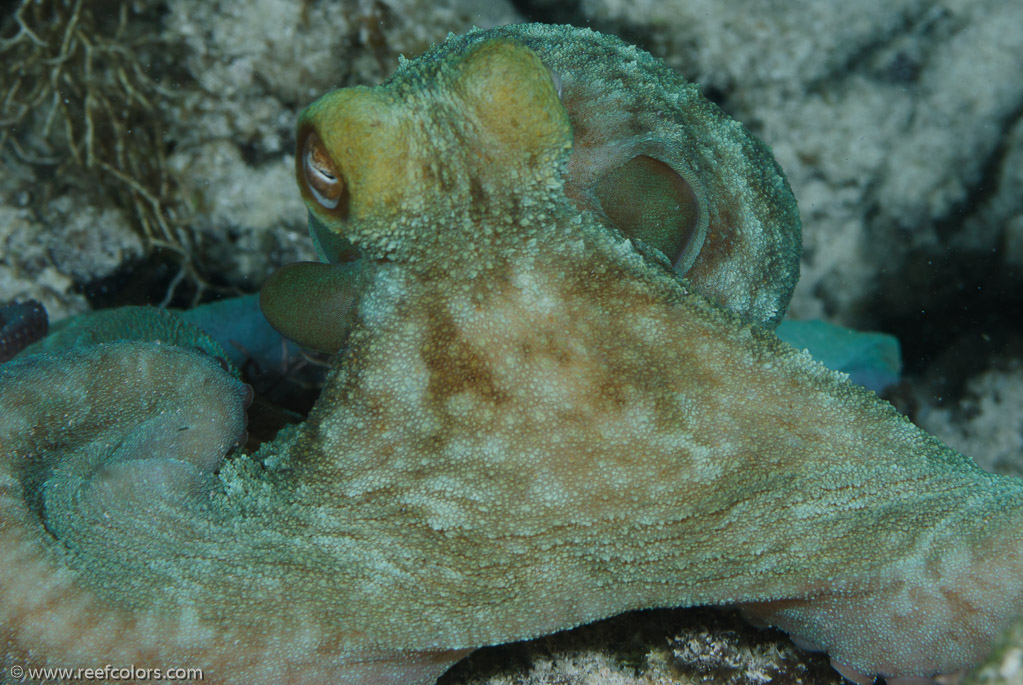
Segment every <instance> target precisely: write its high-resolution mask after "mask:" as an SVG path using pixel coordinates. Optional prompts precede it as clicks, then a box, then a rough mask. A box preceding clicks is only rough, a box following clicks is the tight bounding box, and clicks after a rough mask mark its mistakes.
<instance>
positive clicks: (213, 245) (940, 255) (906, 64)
mask: <svg viewBox="0 0 1023 685" xmlns="http://www.w3.org/2000/svg"><path fill="white" fill-rule="evenodd" d="M516 21H550V22H565V23H572V24H575V25H578V26H587V27H590V28H593V29H594V30H598V31H601V32H606V33H612V34H615V35H618V36H620V37H622V38H623V39H625V40H627V41H630V42H634V43H636V44H638V45H640V46H641V47H643V48H645V49H647V50H649V51H651V52H652V53H653V54H654V55H656V56H658V57H661V58H662V59H664V60H665V61H666V62H667V63H668V64H669V65H670V66H672V67H674V68H676V69H677V70H679V71H680V72H681V73H682V74H683V75H685V76H686V78H688V79H690V80H692V81H695V82H697V83H699V84H700V85H701V88H702V91H703V92H704V94H705V95H707V96H708V97H709V98H710V99H711V100H713V101H714V102H716V103H717V104H718V105H720V106H721V107H722V108H723V109H724V110H725V111H726V112H728V113H729V114H730V115H731V116H733V117H735V118H736V119H738V120H740V121H741V122H743V123H744V124H745V125H746V126H747V127H749V128H750V129H751V130H752V131H753V132H754V133H755V134H756V135H758V136H759V137H761V138H762V139H764V140H765V141H766V142H767V143H768V144H769V145H771V146H772V148H773V150H774V153H775V155H776V157H777V158H778V161H779V163H780V164H781V166H782V168H783V169H784V170H785V173H786V175H787V176H788V179H789V182H790V183H791V185H792V188H793V191H794V192H795V195H796V197H797V199H798V201H799V205H800V212H801V216H802V220H803V241H804V252H803V260H802V277H801V279H800V282H799V284H798V286H797V288H796V291H795V295H794V298H793V301H792V305H791V308H790V312H789V317H790V318H793V319H797V320H817V319H819V320H823V321H827V322H829V323H833V324H839V325H842V326H846V327H851V328H855V329H860V330H872V331H881V332H884V333H888V334H890V335H893V336H895V337H896V338H897V339H898V341H899V343H900V345H901V349H902V362H903V375H902V380H901V382H899V383H898V384H897V385H895V386H893V387H890V388H889V389H888V390H887V393H888V394H887V398H888V399H889V400H890V401H892V402H893V403H894V404H896V406H897V407H898V408H899V409H900V410H901V411H903V412H905V413H907V414H908V415H909V416H910V417H911V418H912V419H913V420H914V421H915V422H916V423H918V424H919V425H921V426H922V427H923V428H924V429H926V430H927V431H929V432H931V433H933V434H935V435H937V436H939V437H940V438H941V439H942V440H944V441H946V442H948V443H949V444H950V445H952V446H953V447H955V448H957V449H959V450H961V451H962V452H964V453H966V454H968V455H970V456H972V457H974V458H975V459H976V460H977V461H978V463H979V464H980V465H981V466H982V467H983V468H985V469H988V470H992V471H996V472H999V473H1009V474H1023V364H1021V362H1020V360H1021V358H1023V335H1021V334H1023V323H1021V317H1020V313H1021V311H1023V307H1021V300H1023V295H1021V293H1023V288H1021V285H1023V124H1021V121H1023V116H1021V115H1023V79H1021V78H1020V74H1023V3H1020V2H1018V0H979V1H966V0H958V1H957V0H943V1H941V2H922V1H916V0H886V1H884V2H881V1H876V0H864V1H863V2H857V3H844V2H839V1H838V0H819V1H810V0H803V1H800V2H784V3H783V2H756V1H754V0H724V1H721V0H717V1H711V0H667V1H664V0H637V1H631V2H630V1H626V0H581V1H578V2H555V1H547V2H544V1H542V0H536V1H534V2H524V1H523V2H517V3H511V2H504V1H503V0H502V1H497V0H462V1H460V2H436V3H432V2H415V1H412V2H400V1H397V0H391V1H386V2H385V1H383V0H345V1H315V0H256V1H254V2H245V1H242V0H212V1H207V2H199V1H196V0H164V1H159V2H157V1H139V2H127V1H124V2H121V1H116V0H103V1H101V0H78V1H72V0H53V1H45V0H44V1H41V2H32V1H28V0H25V1H24V2H19V1H15V2H10V1H8V2H0V27H2V32H0V65H2V66H0V72H2V73H0V121H2V122H3V127H2V128H0V160H2V167H0V304H2V303H5V302H11V301H21V300H27V299H34V300H37V301H39V302H41V303H43V305H44V306H45V307H46V310H47V312H48V313H49V316H50V320H51V322H52V321H57V320H60V319H61V318H64V317H66V316H68V315H71V314H76V313H81V312H84V311H88V310H90V309H95V308H104V307H110V306H116V305H123V304H146V303H148V304H165V305H173V306H177V307H186V308H187V307H190V306H192V305H194V304H196V303H198V302H201V301H207V300H209V299H215V298H218V297H224V296H228V295H235V294H241V293H246V292H255V291H256V290H257V289H258V288H259V286H260V284H261V283H262V281H263V280H264V279H265V278H266V277H267V276H268V275H269V274H270V273H271V272H272V271H273V270H274V269H276V268H277V267H279V266H281V265H283V264H285V263H288V262H292V261H296V260H299V259H314V258H315V255H314V252H313V248H312V245H311V243H310V241H309V239H308V234H307V231H306V211H305V208H304V206H303V205H302V202H301V199H300V196H299V194H298V192H297V191H296V189H295V183H294V178H293V176H294V172H293V169H294V151H293V148H294V144H295V141H294V123H295V119H296V115H297V113H298V111H299V110H300V109H301V108H302V107H304V106H305V105H306V104H308V102H310V101H311V100H313V99H314V98H315V97H317V96H318V95H320V94H322V93H323V92H325V91H328V90H330V89H332V88H336V87H341V86H350V85H356V84H366V85H372V84H375V83H378V82H380V81H381V80H383V79H385V78H386V77H387V76H388V75H389V74H390V73H391V72H392V71H393V69H394V68H395V66H396V64H397V59H398V56H399V55H401V54H404V55H405V56H407V57H412V56H415V55H418V54H420V53H421V52H423V51H424V50H425V49H426V48H427V47H428V46H429V45H431V44H432V43H434V42H438V41H440V40H442V39H443V38H444V36H445V35H446V34H447V33H448V32H454V33H460V32H464V31H466V30H468V29H469V28H470V27H472V26H478V27H481V28H489V27H492V26H496V25H499V24H503V23H509V22H516ZM1012 654H1013V652H1012V650H1011V649H1009V648H1008V647H1006V648H1005V649H1004V650H1002V651H1000V652H999V653H998V654H996V655H995V660H994V661H993V662H992V663H993V664H999V665H998V666H997V667H996V666H992V667H990V668H989V670H988V671H986V672H984V673H982V674H981V675H980V676H976V677H977V678H978V679H980V680H982V681H983V682H1021V680H1023V676H1021V675H1020V665H1019V664H1018V663H1017V664H1015V668H1016V670H1015V671H1013V670H1012V669H1011V668H1010V667H1011V666H1012V664H1011V663H1009V665H1008V666H1007V665H1006V663H1003V662H999V661H998V659H999V658H1001V657H1002V656H1003V655H1004V656H1005V659H1008V660H1009V661H1010V662H1011V659H1012V658H1013V657H1012ZM1016 660H1017V661H1019V659H1018V657H1016ZM769 680H770V681H773V682H804V683H823V682H837V676H836V675H835V674H834V673H833V672H832V671H831V670H830V668H829V667H828V666H827V659H826V657H824V656H822V655H816V656H814V655H806V654H804V653H801V652H798V650H796V649H794V648H793V647H792V645H791V643H790V642H789V641H788V639H787V638H786V637H784V636H783V635H782V634H780V633H774V632H767V633H765V632H760V631H757V630H756V629H753V628H751V627H749V626H747V625H746V624H744V623H742V622H741V621H740V620H738V619H736V618H735V617H732V616H731V615H729V614H727V613H721V612H711V611H705V610H699V609H697V610H688V611H663V612H661V611H658V612H642V613H640V614H633V615H630V616H626V617H622V618H618V619H613V620H612V621H606V622H603V623H602V624H598V625H595V626H590V627H586V628H583V629H579V630H577V631H573V632H572V633H570V634H562V635H558V636H553V637H549V638H543V639H541V640H537V641H534V642H533V643H530V644H528V645H511V646H504V647H499V648H491V649H488V650H481V652H479V653H477V654H476V655H474V656H473V657H470V659H469V660H468V661H467V662H465V663H463V664H459V665H458V666H456V667H455V669H454V670H453V672H452V673H449V674H448V675H447V676H445V678H444V679H442V681H441V682H442V683H446V684H447V685H453V684H454V683H490V684H492V685H496V684H497V683H513V682H515V683H520V682H521V683H591V682H592V683H654V682H664V683H674V682H715V683H747V682H748V683H759V682H768V681H769Z"/></svg>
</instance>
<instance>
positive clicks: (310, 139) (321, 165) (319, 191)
mask: <svg viewBox="0 0 1023 685" xmlns="http://www.w3.org/2000/svg"><path fill="white" fill-rule="evenodd" d="M302 175H303V177H304V178H305V182H306V185H307V186H308V188H309V192H310V193H312V195H313V197H314V198H316V201H317V202H319V203H320V205H321V206H322V207H323V208H324V209H337V208H338V205H340V204H341V201H342V200H345V199H347V188H346V187H345V182H344V179H343V178H342V177H341V172H340V171H339V170H338V168H337V167H336V166H335V165H334V161H333V160H332V159H331V158H330V155H329V154H328V153H327V147H326V146H325V145H324V144H323V141H322V140H320V137H319V136H318V135H316V133H310V134H309V135H308V136H306V139H305V144H304V145H303V146H302Z"/></svg>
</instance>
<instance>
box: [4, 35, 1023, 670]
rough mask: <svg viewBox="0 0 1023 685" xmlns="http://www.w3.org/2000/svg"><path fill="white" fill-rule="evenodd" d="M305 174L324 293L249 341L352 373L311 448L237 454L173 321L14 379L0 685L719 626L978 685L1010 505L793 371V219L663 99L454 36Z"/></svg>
mask: <svg viewBox="0 0 1023 685" xmlns="http://www.w3.org/2000/svg"><path fill="white" fill-rule="evenodd" d="M297 148H298V155H297V157H296V171H297V177H298V181H299V187H300V189H301V194H302V198H303V200H304V201H305V204H306V206H307V208H308V210H309V226H310V231H311V233H312V236H313V239H314V242H315V244H316V249H317V252H318V253H319V255H320V256H321V257H322V258H323V259H324V261H325V262H326V263H305V264H297V265H294V266H291V267H288V268H286V269H283V270H281V271H280V272H278V274H276V275H275V276H274V277H273V278H272V279H270V281H268V282H267V284H266V285H265V286H264V289H263V293H262V303H263V309H264V311H266V313H267V316H268V318H269V319H270V321H271V323H272V324H274V325H275V326H276V327H277V328H278V329H279V330H281V331H282V332H283V333H285V334H286V335H288V336H289V337H291V338H293V339H295V340H298V341H299V342H301V343H302V344H303V345H306V346H307V347H310V348H312V349H315V350H319V351H320V352H322V353H335V354H336V357H335V359H334V361H333V364H332V367H331V370H330V373H329V375H328V377H327V380H326V383H325V386H324V389H323V392H322V394H321V395H320V397H319V399H318V400H317V402H316V405H315V407H314V408H313V409H312V411H311V413H310V414H309V416H308V417H307V418H306V419H305V420H304V421H302V422H300V423H298V424H297V425H293V426H291V427H286V428H283V429H282V430H281V431H280V432H279V433H278V435H277V436H276V438H275V439H273V440H268V441H265V442H263V443H262V444H261V445H260V446H259V447H258V449H255V450H251V449H238V447H239V446H240V445H243V444H246V442H247V441H246V430H247V428H248V429H250V430H251V429H254V428H256V426H251V427H249V426H247V425H246V409H247V408H250V407H251V406H253V393H252V389H251V388H249V387H248V386H247V385H245V384H244V383H242V382H241V381H239V380H238V378H237V376H238V369H236V368H234V367H233V366H232V362H231V361H230V355H229V354H228V353H227V352H226V351H225V350H224V349H223V345H220V344H219V343H217V342H216V341H215V340H213V339H212V338H211V337H210V334H209V333H208V332H207V331H206V329H204V328H203V325H202V324H201V323H199V322H198V321H197V320H195V319H190V320H186V319H185V318H183V317H178V316H177V315H175V314H170V313H166V312H160V311H159V310H147V311H144V312H140V311H137V310H130V311H125V310H115V311H114V312H112V313H107V314H94V315H90V316H88V317H86V318H85V319H82V320H76V321H75V322H74V323H73V324H68V325H66V326H64V327H61V328H59V329H58V330H56V331H55V332H54V336H53V337H52V338H50V339H49V340H56V339H57V336H65V341H69V342H62V343H61V344H59V345H56V346H55V347H56V348H62V349H52V350H51V351H49V352H46V353H42V354H36V355H30V356H23V357H20V358H18V359H15V360H13V361H10V362H6V363H5V364H4V365H3V366H2V367H0V406H2V408H3V412H2V414H0V543H2V545H3V549H4V552H5V555H4V560H3V563H2V564H0V625H2V629H3V631H4V637H5V640H6V644H7V645H8V648H7V653H6V656H5V661H6V663H5V666H8V667H9V666H11V665H12V664H19V665H24V664H45V665H54V666H78V665H83V666H84V665H92V664H93V662H95V661H96V660H97V659H98V660H100V661H103V662H112V663H125V664H127V663H131V664H135V665H136V666H144V665H152V666H158V665H166V664H168V663H171V662H175V661H176V662H178V663H184V664H187V665H188V666H192V667H200V668H203V669H204V672H205V674H206V678H205V679H206V680H208V681H212V682H268V681H272V680H275V681H288V682H310V683H315V682H325V681H329V682H352V683H358V682H381V683H391V682H393V683H424V684H426V683H431V682H433V681H434V680H435V679H436V678H437V677H438V676H439V675H440V674H441V673H443V672H444V671H445V670H446V669H447V668H448V667H449V666H450V665H451V664H452V663H454V662H456V661H458V660H459V659H461V658H462V657H463V656H465V655H466V654H467V653H468V652H469V651H471V650H473V649H475V648H477V647H479V646H482V645H489V644H498V643H505V642H510V641H515V640H521V639H526V638H531V637H535V636H538V635H544V634H547V633H550V632H553V631H557V630H560V629H563V628H568V627H572V626H575V625H580V624H583V623H588V622H591V621H594V620H597V619H600V618H604V617H608V616H612V615H615V614H619V613H621V612H624V611H628V610H631V609H639V608H646V607H667V606H693V605H704V604H718V605H729V606H732V607H736V608H738V609H739V610H740V611H741V613H742V614H743V615H744V616H746V617H747V618H748V619H750V620H751V621H753V622H754V623H756V624H758V625H773V626H777V627H780V628H781V629H783V630H784V631H786V632H787V633H788V634H790V635H791V636H792V638H793V639H794V641H795V642H796V643H797V644H798V645H800V646H802V647H807V648H810V649H816V650H823V651H826V652H827V653H828V654H829V655H830V657H831V659H832V662H833V663H834V664H835V666H836V667H837V668H839V669H840V670H841V672H842V673H843V674H845V675H846V676H847V677H851V678H854V679H857V680H860V681H862V682H867V681H869V680H870V679H872V678H873V677H874V676H875V675H882V676H884V677H887V678H889V679H892V680H898V679H902V678H916V677H930V676H934V675H937V674H943V673H948V672H951V671H955V670H957V669H960V668H963V667H966V666H969V665H971V664H973V663H976V662H977V661H979V660H980V659H982V658H983V657H984V656H985V655H986V654H987V653H988V651H990V649H991V648H992V647H993V645H994V643H995V640H996V638H997V636H998V634H999V632H1000V631H1001V630H1002V629H1004V628H1006V627H1007V626H1009V625H1010V623H1011V622H1012V620H1013V619H1014V617H1015V616H1016V615H1018V614H1019V612H1020V609H1021V602H1023V577H1021V574H1020V564H1021V560H1020V558H1019V552H1018V550H1019V549H1020V542H1021V540H1020V538H1021V537H1023V527H1021V523H1023V522H1021V515H1023V509H1021V506H1023V484H1021V482H1020V481H1019V480H1018V479H1015V478H1010V477H1005V476H996V475H992V474H989V473H986V472H983V471H981V470H980V469H978V468H977V467H976V465H975V464H974V463H973V462H972V461H971V460H970V459H968V458H966V457H964V456H962V455H961V454H959V453H957V452H955V451H954V450H952V449H950V448H948V447H947V446H945V445H943V444H942V443H941V442H940V441H938V440H937V439H935V438H933V437H931V436H929V435H927V434H926V433H925V432H923V431H922V430H920V429H919V428H917V427H915V426H913V425H912V424H911V423H910V422H909V421H908V420H907V419H906V418H905V417H903V416H901V415H900V414H898V413H897V412H896V411H895V410H894V409H893V408H892V407H891V406H890V405H888V404H886V403H884V402H882V401H881V400H879V399H878V398H877V397H876V395H874V394H873V393H871V392H868V391H866V390H864V389H862V388H860V387H858V386H856V385H854V384H852V383H850V382H849V381H848V379H847V377H846V376H845V375H843V374H840V373H835V372H833V371H830V370H828V369H826V368H825V367H823V366H822V365H820V364H818V363H816V362H814V361H813V360H812V359H811V358H810V356H809V355H808V354H806V353H805V352H800V351H798V350H797V349H795V348H793V347H791V346H789V345H786V344H784V343H782V342H781V341H779V339H778V338H777V336H776V335H775V334H774V332H773V329H774V328H775V326H776V325H777V324H778V322H779V321H780V319H781V318H782V317H783V316H784V314H785V311H786V308H787V306H788V302H789V299H790V297H791V295H792V289H793V287H794V285H795V282H796V279H797V276H798V271H799V251H800V226H799V218H798V214H797V212H796V206H795V199H794V197H793V196H792V193H791V191H790V190H789V187H788V184H787V183H786V182H785V180H784V177H783V176H782V174H781V171H780V169H779V167H778V165H777V164H776V163H775V161H774V159H773V157H772V156H771V153H770V151H769V150H768V149H767V147H766V146H765V145H763V143H761V142H760V141H759V140H757V139H756V138H755V137H753V136H752V135H750V134H749V133H748V131H747V130H746V129H745V128H743V127H742V126H741V125H740V124H738V123H737V122H735V121H733V120H731V119H729V118H728V117H727V116H726V115H724V114H723V113H722V112H721V111H720V110H719V109H718V108H717V107H716V106H714V105H713V104H711V103H710V102H708V101H707V100H705V99H704V98H703V97H702V96H701V95H700V94H699V93H698V92H697V90H696V88H695V86H693V85H692V84H690V83H688V82H686V81H685V80H683V79H682V78H681V77H680V76H679V75H678V74H677V73H676V72H674V71H672V70H670V69H668V68H666V67H665V66H664V65H663V64H662V63H661V62H659V61H657V60H655V59H653V58H652V57H650V56H649V55H648V54H646V53H644V52H642V51H640V50H637V49H635V48H633V47H631V46H629V45H627V44H625V43H623V42H621V41H619V40H618V39H616V38H613V37H609V36H602V35H600V34H596V33H593V32H591V31H588V30H578V29H571V28H567V27H548V26H542V25H523V26H513V27H505V28H500V29H495V30H493V31H489V32H481V31H477V32H471V33H469V34H466V35H464V36H452V37H450V38H449V39H448V41H447V42H445V43H444V44H443V45H440V46H438V47H435V48H434V49H432V50H431V51H429V52H428V53H426V54H425V55H423V56H422V57H419V58H417V59H415V60H412V61H408V60H405V61H402V62H401V64H400V65H399V68H398V70H397V72H396V73H395V74H394V75H393V76H392V77H391V78H390V79H389V80H388V81H386V82H385V83H384V84H383V85H381V86H379V87H376V88H366V87H356V88H347V89H342V90H337V91H334V92H331V93H329V94H327V95H325V96H323V97H322V98H320V99H319V100H317V101H316V102H315V103H314V104H312V105H310V106H309V107H308V108H307V109H306V110H305V111H304V112H303V114H302V117H301V119H300V122H299V126H298V132H297ZM355 255H357V257H358V258H356V259H353V256H355ZM232 306H233V305H229V307H232ZM218 311H227V310H218ZM157 312H158V313H157ZM122 314H123V315H124V316H123V318H118V317H122ZM224 316H234V314H224ZM168 317H169V318H168ZM207 318H209V317H207ZM214 318H216V317H214ZM140 321H143V323H142V324H140V323H139V322H140ZM245 328H246V329H247V330H248V328H249V326H248V324H246V326H245ZM129 329H133V330H136V331H139V330H140V329H141V333H140V334H135V333H132V334H130V336H129V337H130V338H131V339H128V340H124V339H120V340H118V339H117V338H118V335H119V331H122V332H126V331H128V330H129ZM154 330H160V331H165V333H161V334H160V335H158V336H156V337H157V338H158V339H157V340H153V339H151V338H150V337H149V336H150V335H151V333H152V332H153V331H154ZM239 335H242V334H239ZM259 335H262V334H259ZM43 344H44V345H45V344H47V343H46V341H44V342H43ZM673 650H675V651H679V652H684V651H686V648H685V645H682V644H679V645H677V646H675V647H673Z"/></svg>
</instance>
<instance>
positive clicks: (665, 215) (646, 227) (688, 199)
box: [594, 155, 703, 272]
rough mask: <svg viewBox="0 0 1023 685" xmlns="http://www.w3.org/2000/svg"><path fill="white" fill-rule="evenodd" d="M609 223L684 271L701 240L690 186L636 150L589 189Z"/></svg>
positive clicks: (697, 209) (698, 221)
mask: <svg viewBox="0 0 1023 685" xmlns="http://www.w3.org/2000/svg"><path fill="white" fill-rule="evenodd" d="M594 191H595V194H596V196H597V200H598V201H599V202H600V207H601V209H602V210H604V214H606V215H607V217H608V218H609V219H610V220H611V223H612V224H614V226H615V228H617V229H618V230H620V231H621V232H622V233H624V234H625V235H627V236H628V237H630V238H632V239H634V240H636V239H638V240H641V241H643V242H644V243H646V244H647V245H650V246H651V247H655V248H657V249H658V250H660V251H661V252H663V253H664V254H665V255H666V256H667V257H668V260H669V261H670V262H671V264H672V266H673V267H675V268H676V269H678V270H680V271H683V272H684V271H685V270H687V269H688V268H689V266H691V265H692V262H693V260H694V259H695V258H696V254H695V253H696V252H697V251H698V250H699V248H700V247H701V245H702V243H703V236H702V235H701V222H700V204H699V199H698V198H697V196H696V192H695V191H694V190H693V187H692V186H691V185H690V184H689V183H688V182H687V181H686V180H685V179H684V178H682V176H680V175H679V174H678V172H676V171H675V170H674V169H672V168H671V167H670V166H668V165H667V164H665V163H664V162H662V161H660V160H657V159H654V158H653V157H648V156H647V155H639V156H637V157H633V158H632V159H630V160H629V161H627V162H625V164H622V165H621V166H620V167H617V168H615V169H612V170H611V171H609V172H608V173H606V174H605V175H604V176H603V178H601V179H600V181H599V182H598V183H597V185H596V186H595V188H594Z"/></svg>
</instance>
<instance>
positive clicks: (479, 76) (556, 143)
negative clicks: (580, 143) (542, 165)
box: [454, 38, 572, 163]
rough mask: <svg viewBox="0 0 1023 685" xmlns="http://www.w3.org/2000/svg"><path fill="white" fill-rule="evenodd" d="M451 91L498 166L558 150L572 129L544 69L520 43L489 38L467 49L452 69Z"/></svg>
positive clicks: (570, 138) (548, 71)
mask: <svg viewBox="0 0 1023 685" xmlns="http://www.w3.org/2000/svg"><path fill="white" fill-rule="evenodd" d="M458 69H459V74H458V77H457V78H456V80H455V83H454V86H455V88H456V89H457V91H458V93H459V95H460V96H461V98H462V100H463V102H464V103H465V105H466V107H467V109H468V110H470V111H471V112H472V114H474V115H475V119H476V120H477V121H478V122H479V124H480V126H481V127H482V128H483V130H484V131H485V132H486V133H487V134H488V135H487V137H486V139H483V140H481V141H480V142H482V143H484V144H486V143H491V142H492V143H493V145H487V146H486V150H485V154H487V155H488V156H491V155H492V156H494V157H498V158H501V159H502V161H504V162H506V163H507V162H509V161H512V160H518V161H520V162H521V160H522V158H527V159H528V157H529V156H530V155H532V154H533V153H535V152H536V151H540V150H550V149H558V148H563V147H564V146H565V145H567V144H570V143H571V140H572V126H571V124H570V123H569V121H568V113H567V112H566V111H565V108H564V106H563V105H562V104H561V100H560V99H559V98H558V92H557V88H556V87H555V84H554V80H553V77H552V75H551V71H550V69H548V68H547V67H546V66H545V65H544V63H543V62H542V61H541V60H540V58H539V57H537V55H536V53H535V52H533V51H532V50H530V49H529V48H527V47H526V46H524V45H522V44H521V43H519V42H517V41H514V40H509V39H507V38H495V39H491V40H488V41H485V42H483V43H480V44H479V45H478V46H476V47H475V48H473V49H472V50H471V51H470V52H469V53H468V54H467V55H466V56H465V57H464V58H462V61H461V64H459V66H458Z"/></svg>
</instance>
